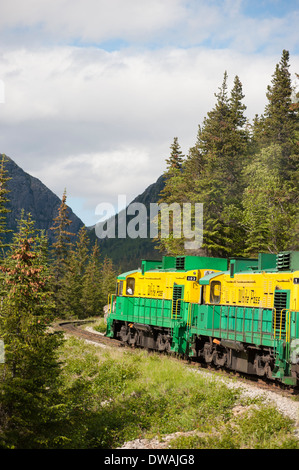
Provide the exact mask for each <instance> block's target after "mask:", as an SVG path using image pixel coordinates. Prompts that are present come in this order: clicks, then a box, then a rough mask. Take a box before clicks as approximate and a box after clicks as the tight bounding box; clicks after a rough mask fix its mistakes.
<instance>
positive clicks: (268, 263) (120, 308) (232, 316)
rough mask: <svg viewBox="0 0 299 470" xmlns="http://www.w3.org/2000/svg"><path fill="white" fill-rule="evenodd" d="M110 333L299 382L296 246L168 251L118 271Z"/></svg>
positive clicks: (124, 339) (221, 365)
mask: <svg viewBox="0 0 299 470" xmlns="http://www.w3.org/2000/svg"><path fill="white" fill-rule="evenodd" d="M116 284H117V285H116V292H115V293H113V294H110V296H109V303H108V315H107V330H106V336H107V337H110V338H116V339H118V340H119V341H122V342H123V343H125V344H128V345H131V346H133V347H141V348H147V349H149V350H153V351H159V352H165V353H174V354H177V355H181V356H183V357H185V358H188V359H190V360H198V361H201V362H203V363H205V364H209V365H214V366H216V367H219V368H225V369H231V370H233V371H238V372H240V373H244V374H248V375H253V376H258V377H264V378H266V379H270V380H274V381H278V382H280V383H282V384H285V385H286V386H292V387H298V385H299V251H284V252H280V253H278V254H272V253H259V254H258V256H257V257H256V258H240V257H235V258H216V257H207V256H163V257H162V259H161V260H160V261H153V260H143V261H141V267H140V268H138V269H136V270H133V271H129V272H125V273H122V274H120V275H119V276H118V277H117V283H116Z"/></svg>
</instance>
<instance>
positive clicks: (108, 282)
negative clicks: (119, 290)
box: [101, 256, 116, 307]
mask: <svg viewBox="0 0 299 470" xmlns="http://www.w3.org/2000/svg"><path fill="white" fill-rule="evenodd" d="M101 271H102V276H101V278H102V289H101V290H102V306H103V307H104V305H106V304H107V301H108V295H109V294H112V293H115V284H116V273H115V270H114V267H113V263H112V260H111V259H110V258H108V256H105V258H104V261H103V264H102V267H101Z"/></svg>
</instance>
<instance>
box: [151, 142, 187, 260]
mask: <svg viewBox="0 0 299 470" xmlns="http://www.w3.org/2000/svg"><path fill="white" fill-rule="evenodd" d="M170 149H171V153H170V157H169V158H168V159H166V171H165V172H164V178H165V186H164V188H163V190H162V191H161V193H160V199H159V201H158V202H159V204H162V205H163V204H164V203H166V204H168V205H171V204H173V203H174V204H175V205H179V207H180V208H181V205H182V203H183V202H186V196H185V191H184V188H183V186H184V184H185V183H184V179H183V171H182V169H183V164H184V162H183V154H182V151H181V147H180V144H179V142H178V138H177V137H175V138H174V141H173V143H172V145H171V146H170ZM179 212H180V214H176V212H175V211H172V210H170V211H169V215H168V214H167V216H168V218H167V222H165V219H163V218H162V217H163V216H161V214H160V215H159V216H158V217H157V220H156V221H155V222H156V223H157V225H158V237H157V238H156V239H155V241H156V242H157V243H158V246H159V250H160V251H162V252H166V253H168V254H171V255H174V256H176V255H178V254H182V252H183V251H184V248H183V239H182V238H181V239H179V238H174V233H173V227H174V224H177V226H180V227H181V225H182V217H181V209H179ZM163 223H167V224H169V236H168V237H167V238H166V237H165V236H164V234H163V230H162V225H163Z"/></svg>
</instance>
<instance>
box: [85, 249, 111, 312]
mask: <svg viewBox="0 0 299 470" xmlns="http://www.w3.org/2000/svg"><path fill="white" fill-rule="evenodd" d="M109 288H110V287H109ZM106 294H107V292H105V294H103V272H102V265H101V262H100V249H99V245H98V243H97V241H96V242H95V244H94V246H93V248H92V252H91V254H90V257H89V260H88V263H87V267H86V270H85V273H84V276H83V278H82V296H81V300H80V302H81V306H82V318H83V317H86V318H87V317H92V316H95V315H101V314H102V313H103V307H104V305H106V303H107V298H106V297H105V295H106Z"/></svg>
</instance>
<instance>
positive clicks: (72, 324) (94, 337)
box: [54, 320, 124, 347]
mask: <svg viewBox="0 0 299 470" xmlns="http://www.w3.org/2000/svg"><path fill="white" fill-rule="evenodd" d="M94 321H95V320H75V321H62V322H59V323H57V324H56V325H54V329H55V330H58V331H65V332H66V333H70V334H72V335H74V336H77V337H80V338H83V339H86V340H88V341H93V342H94V343H99V344H104V345H106V346H110V347H113V346H114V347H123V346H124V344H123V343H122V342H120V341H118V340H116V339H112V338H107V337H106V336H104V335H102V334H99V333H92V332H91V331H87V330H85V329H83V328H81V327H82V326H86V325H88V324H91V323H93V322H94Z"/></svg>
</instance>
